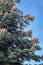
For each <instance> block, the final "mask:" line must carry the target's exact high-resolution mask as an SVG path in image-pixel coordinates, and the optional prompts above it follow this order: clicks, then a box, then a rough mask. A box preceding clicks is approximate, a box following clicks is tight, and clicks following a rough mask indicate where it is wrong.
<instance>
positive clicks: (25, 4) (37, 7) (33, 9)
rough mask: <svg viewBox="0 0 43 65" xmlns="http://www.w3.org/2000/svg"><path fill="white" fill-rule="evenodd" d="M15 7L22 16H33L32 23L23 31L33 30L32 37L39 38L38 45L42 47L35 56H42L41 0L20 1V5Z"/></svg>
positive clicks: (42, 16)
mask: <svg viewBox="0 0 43 65" xmlns="http://www.w3.org/2000/svg"><path fill="white" fill-rule="evenodd" d="M17 7H18V8H19V9H20V10H21V11H23V12H24V14H31V15H33V16H35V20H34V21H33V23H31V25H30V26H28V28H27V29H25V30H28V29H32V30H33V37H38V38H39V42H40V43H39V44H40V46H41V47H42V51H41V52H37V54H40V55H41V54H43V0H21V2H20V4H17Z"/></svg>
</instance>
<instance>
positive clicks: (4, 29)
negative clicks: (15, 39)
mask: <svg viewBox="0 0 43 65" xmlns="http://www.w3.org/2000/svg"><path fill="white" fill-rule="evenodd" d="M7 32H8V31H7V29H6V28H0V34H5V33H7Z"/></svg>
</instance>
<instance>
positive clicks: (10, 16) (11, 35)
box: [0, 0, 43, 65]
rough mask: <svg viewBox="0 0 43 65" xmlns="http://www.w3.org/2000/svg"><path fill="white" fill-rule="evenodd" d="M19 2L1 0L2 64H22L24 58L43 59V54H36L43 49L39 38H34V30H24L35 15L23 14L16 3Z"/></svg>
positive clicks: (15, 0) (0, 63)
mask: <svg viewBox="0 0 43 65" xmlns="http://www.w3.org/2000/svg"><path fill="white" fill-rule="evenodd" d="M19 2H20V0H0V65H22V62H23V61H24V59H27V60H30V59H33V60H35V61H38V62H39V61H40V59H42V60H43V56H42V57H40V56H38V55H35V51H37V50H41V48H40V46H39V39H38V38H32V30H28V31H26V32H25V31H24V28H25V27H26V26H27V25H30V22H32V21H33V20H34V16H31V15H30V14H27V15H23V13H22V11H20V10H19V9H18V8H17V7H16V5H15V3H19Z"/></svg>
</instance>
